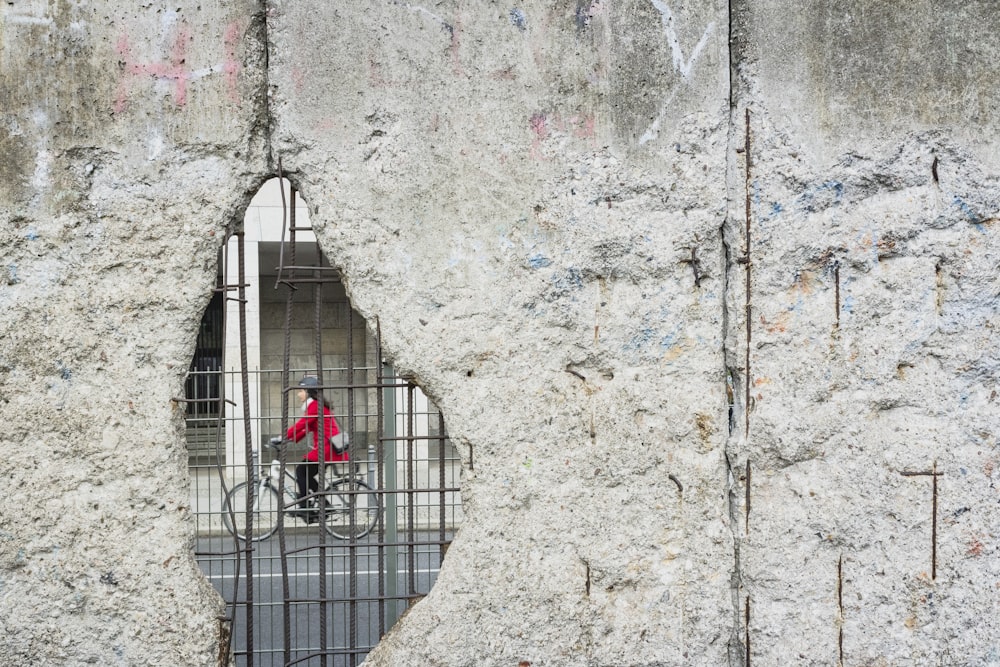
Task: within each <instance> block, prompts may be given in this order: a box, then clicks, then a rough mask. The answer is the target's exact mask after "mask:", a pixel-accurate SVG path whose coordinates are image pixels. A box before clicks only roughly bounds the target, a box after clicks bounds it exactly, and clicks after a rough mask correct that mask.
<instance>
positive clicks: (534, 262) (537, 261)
mask: <svg viewBox="0 0 1000 667" xmlns="http://www.w3.org/2000/svg"><path fill="white" fill-rule="evenodd" d="M528 266H530V267H531V268H533V269H544V268H545V267H546V266H552V260H551V259H549V258H548V257H546V256H545V255H534V256H533V257H529V258H528Z"/></svg>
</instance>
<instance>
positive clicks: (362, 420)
mask: <svg viewBox="0 0 1000 667" xmlns="http://www.w3.org/2000/svg"><path fill="white" fill-rule="evenodd" d="M303 372H305V371H303ZM202 373H204V374H206V375H208V374H211V375H212V376H213V377H211V378H209V377H205V378H199V380H200V381H194V382H189V383H188V384H187V386H188V388H189V389H188V390H189V392H194V393H193V395H189V396H188V397H187V399H188V405H189V406H193V405H203V399H208V398H213V397H210V396H199V395H198V393H197V388H222V389H224V393H225V395H227V396H239V394H240V392H239V391H238V390H234V389H235V388H239V387H240V386H241V383H242V382H243V381H244V380H243V378H242V377H241V374H240V373H238V372H229V373H223V372H192V375H200V374H202ZM290 375H291V376H292V377H297V376H298V375H297V372H296V371H292V372H291V373H290ZM245 376H246V379H247V380H248V381H249V384H250V386H251V387H254V388H255V389H256V396H257V398H258V400H257V408H258V409H257V412H256V414H254V415H252V416H251V417H250V423H249V424H247V423H246V420H245V419H244V416H243V411H242V409H241V408H242V406H239V405H237V404H236V403H235V402H226V403H223V404H222V410H221V414H220V411H219V410H216V411H215V412H214V413H212V412H209V411H206V410H205V409H203V408H199V409H197V410H190V409H189V418H188V440H189V451H190V461H191V465H190V472H191V484H192V486H191V498H192V507H193V509H194V516H195V526H196V531H197V546H196V555H197V557H198V561H199V563H200V565H201V567H202V570H203V572H204V573H205V576H206V577H207V578H208V580H209V581H210V582H211V583H212V584H213V586H215V588H216V589H217V590H218V591H219V593H220V594H221V595H222V596H223V598H224V599H225V600H226V601H227V604H228V614H227V618H226V620H225V622H226V623H227V624H228V626H229V627H230V628H231V632H232V649H233V652H234V654H235V657H236V663H237V664H238V665H285V664H303V665H306V664H317V665H320V664H322V665H334V666H348V665H356V664H359V663H360V662H361V661H362V660H363V659H364V656H365V655H366V654H367V653H368V652H369V651H370V650H371V648H372V647H373V646H374V645H375V643H376V642H377V641H378V639H379V638H380V637H381V636H382V635H384V634H385V632H386V631H388V629H389V628H390V627H391V626H392V625H393V624H394V623H395V621H396V620H397V619H398V618H399V617H400V615H401V614H402V613H403V612H404V611H405V609H406V608H407V607H408V606H409V605H411V604H413V603H414V602H415V601H417V600H418V599H420V598H421V597H423V596H424V595H426V594H427V592H428V591H429V590H430V588H431V586H433V584H434V581H435V579H436V576H437V572H438V570H439V568H440V565H441V561H442V559H443V557H444V554H445V552H446V550H447V546H448V544H449V543H450V541H451V538H452V535H453V533H454V531H455V529H456V528H457V526H458V524H459V523H460V522H461V518H462V510H461V500H460V495H459V492H458V485H459V476H460V471H461V461H460V458H459V456H458V455H457V452H456V451H455V449H454V447H453V446H452V445H451V442H450V441H449V440H448V438H447V435H446V433H445V430H444V423H443V418H442V416H441V415H440V413H439V412H438V411H437V410H436V409H435V408H434V406H433V405H432V404H430V403H429V402H428V401H427V399H426V397H424V396H423V394H422V393H421V392H420V390H419V388H417V387H416V386H415V385H413V384H411V383H408V382H406V381H405V380H402V379H400V378H397V377H395V376H394V375H393V374H392V372H391V369H389V368H388V367H386V368H381V369H376V368H354V369H350V372H348V369H335V370H332V371H330V370H327V371H326V372H325V376H324V377H325V378H326V383H327V385H328V386H329V387H331V388H330V389H327V390H326V393H327V394H328V395H329V397H330V398H331V399H332V400H331V402H332V403H333V405H334V415H335V416H336V417H337V420H338V424H339V425H340V427H341V430H343V431H346V432H347V433H349V435H350V449H349V451H350V463H349V464H346V463H344V464H331V466H330V467H329V468H328V470H327V476H328V477H331V476H336V477H341V476H347V477H350V478H355V479H359V480H362V481H363V482H365V483H367V485H368V487H370V488H371V489H372V490H373V491H374V494H373V495H374V496H375V497H376V498H377V503H378V510H379V512H378V516H377V522H376V524H375V527H374V529H373V530H372V531H371V532H370V533H368V534H367V535H365V536H363V537H357V538H355V537H349V539H337V538H336V537H334V536H331V535H330V534H327V533H326V532H325V531H323V530H320V528H319V526H318V525H317V524H305V523H303V522H301V521H297V520H292V519H290V518H289V517H288V516H287V514H286V516H284V517H283V519H284V522H283V527H282V531H281V532H280V533H277V534H274V535H273V536H271V537H269V538H267V539H261V540H257V541H254V540H251V541H249V542H247V541H244V540H241V539H239V538H237V537H236V536H234V535H233V534H232V533H231V532H230V531H229V530H228V529H227V527H226V522H225V521H224V520H223V518H224V516H223V515H224V513H225V509H226V505H225V503H224V500H225V494H226V493H227V492H229V490H231V489H233V488H234V486H235V485H237V484H239V483H241V482H243V481H245V480H247V479H249V478H252V477H253V472H252V470H251V468H252V467H253V466H254V462H253V461H252V460H251V461H250V462H248V461H246V460H245V459H246V455H245V453H244V452H245V449H244V445H243V440H244V439H245V436H244V434H245V432H246V431H247V426H249V432H250V433H251V434H252V435H253V438H254V442H255V447H256V452H255V453H256V454H257V455H259V459H258V461H257V463H256V465H257V466H259V467H258V470H259V471H260V473H259V474H263V475H266V474H268V472H269V469H270V468H269V465H268V464H269V463H270V459H271V457H270V455H268V454H267V453H266V452H262V451H261V447H260V446H259V443H263V442H267V440H268V439H269V438H270V437H271V436H274V435H280V434H281V421H282V420H281V411H282V406H281V394H282V393H283V391H284V390H285V389H286V388H283V387H282V382H281V379H282V377H283V376H284V373H283V372H282V371H274V370H258V371H253V372H248V373H246V374H245ZM348 377H351V378H352V379H354V383H353V384H350V385H349V384H347V382H346V380H347V379H348ZM275 388H277V391H275ZM349 394H350V395H352V396H351V398H349V397H348V395H349ZM216 405H218V402H216ZM304 451H305V449H304V448H302V449H294V450H290V451H288V452H287V455H286V456H285V457H284V458H285V459H286V460H285V466H284V467H285V469H287V470H289V471H291V470H292V469H293V467H294V464H295V462H296V461H297V460H299V459H301V454H302V453H303V452H304ZM279 465H280V462H279ZM285 485H286V486H288V485H292V486H294V481H293V480H288V481H286V482H285ZM234 504H235V502H234ZM235 509H243V508H235V507H234V510H235ZM248 581H249V582H250V586H249V588H248V587H247V582H248Z"/></svg>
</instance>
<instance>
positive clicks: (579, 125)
mask: <svg viewBox="0 0 1000 667" xmlns="http://www.w3.org/2000/svg"><path fill="white" fill-rule="evenodd" d="M528 124H529V126H530V127H531V132H532V134H533V135H534V137H533V138H532V140H531V157H533V158H534V159H536V160H542V159H544V157H543V156H542V153H541V149H542V143H543V142H544V141H545V140H547V139H548V138H549V137H551V136H554V135H557V134H561V135H564V136H566V135H568V136H572V137H576V138H578V139H590V140H592V143H594V144H596V141H597V119H596V117H595V116H594V114H575V115H572V116H569V117H566V116H562V115H560V114H551V115H550V114H546V113H543V112H541V111H539V112H536V113H533V114H532V115H531V118H530V119H529V121H528Z"/></svg>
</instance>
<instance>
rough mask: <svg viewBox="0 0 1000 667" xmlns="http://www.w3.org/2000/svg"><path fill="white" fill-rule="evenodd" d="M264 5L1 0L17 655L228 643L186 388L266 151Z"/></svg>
mask: <svg viewBox="0 0 1000 667" xmlns="http://www.w3.org/2000/svg"><path fill="white" fill-rule="evenodd" d="M156 5H159V3H156ZM253 15H254V4H253V3H250V2H232V3H227V4H226V5H225V6H222V5H218V4H210V3H196V2H184V1H179V2H176V3H172V4H171V5H170V9H169V10H168V9H167V8H166V7H164V6H162V5H160V6H154V3H142V7H141V8H140V7H138V5H136V3H120V2H110V1H109V2H89V3H48V2H22V1H20V0H18V1H16V2H5V3H3V5H2V6H0V36H2V52H0V53H2V56H0V61H2V62H0V70H2V72H3V75H2V77H0V99H3V100H4V102H3V109H4V115H3V120H2V121H0V122H2V126H0V164H2V165H3V167H2V169H3V170H4V172H3V176H2V179H0V180H2V185H0V197H2V205H0V258H2V260H0V266H2V270H3V273H2V277H0V311H2V313H3V317H2V318H0V341H2V344H0V386H2V394H0V415H2V418H0V422H2V423H3V424H4V428H3V429H2V434H0V440H2V447H3V451H4V454H5V468H6V470H5V473H4V491H3V493H2V494H0V655H2V656H3V662H4V663H5V664H9V665H62V664H66V665H77V664H101V665H115V664H121V665H138V664H158V665H168V664H169V665H193V664H213V663H214V662H215V660H216V653H217V651H218V643H219V642H218V629H219V628H218V621H217V620H216V617H217V615H218V614H219V612H220V610H221V608H220V602H219V600H218V597H217V596H216V595H215V593H214V592H213V591H212V590H211V587H210V586H209V585H208V584H207V583H206V582H205V581H204V579H203V578H202V577H201V575H200V572H199V571H198V568H197V566H196V564H195V563H194V559H193V556H192V552H191V548H192V539H191V538H192V535H191V523H190V517H189V514H188V512H189V508H188V502H189V501H188V482H187V470H186V461H187V460H186V456H185V450H184V441H183V431H182V426H183V421H182V411H180V410H178V409H177V407H176V405H174V404H173V403H172V402H171V400H170V399H171V398H172V397H174V396H177V395H178V394H179V393H180V392H181V391H182V383H181V378H182V376H183V374H184V373H185V371H186V369H187V366H188V364H189V363H190V355H191V350H192V346H193V342H194V336H195V332H196V326H197V322H198V320H199V319H200V317H201V312H202V310H203V309H204V307H205V305H206V304H207V302H208V297H209V296H210V292H209V290H210V288H211V286H212V284H213V281H214V276H215V264H216V259H215V258H216V251H217V248H218V247H219V244H220V242H221V239H222V237H223V234H224V231H225V226H226V224H227V223H228V222H230V221H231V220H233V219H235V218H236V216H237V215H238V214H239V212H240V211H241V207H244V206H245V205H246V201H247V199H248V192H252V190H253V188H254V187H255V186H256V185H257V184H258V183H259V181H260V178H261V173H262V172H263V170H264V168H265V167H264V162H263V160H262V159H261V158H262V156H263V150H262V144H261V142H260V141H259V138H255V136H254V134H253V129H254V127H255V125H256V119H257V118H258V117H259V115H260V109H261V108H262V104H261V101H262V99H263V98H262V97H261V95H260V92H261V91H262V72H261V70H260V68H259V66H257V65H256V63H257V62H259V61H260V59H261V57H262V55H263V48H262V42H260V40H259V39H256V38H255V37H254V31H255V28H254V24H253V22H252V17H253ZM255 156H256V157H255Z"/></svg>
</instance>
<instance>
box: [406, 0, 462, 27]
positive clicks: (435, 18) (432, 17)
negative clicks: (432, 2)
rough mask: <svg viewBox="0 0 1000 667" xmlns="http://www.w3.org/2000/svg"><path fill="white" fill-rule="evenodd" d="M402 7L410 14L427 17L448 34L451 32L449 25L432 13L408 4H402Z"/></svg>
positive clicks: (418, 6) (424, 8)
mask: <svg viewBox="0 0 1000 667" xmlns="http://www.w3.org/2000/svg"><path fill="white" fill-rule="evenodd" d="M403 6H404V7H406V8H407V9H409V10H410V11H411V12H417V13H418V14H424V15H426V16H429V17H430V18H431V19H432V20H434V21H437V22H438V24H440V25H441V27H442V28H444V29H445V30H447V31H448V32H451V30H452V28H451V25H449V23H448V22H447V21H445V20H444V19H443V18H441V17H440V16H438V15H437V14H435V13H434V12H432V11H430V10H428V9H427V8H426V7H421V6H420V5H411V4H410V3H408V2H404V3H403Z"/></svg>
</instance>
